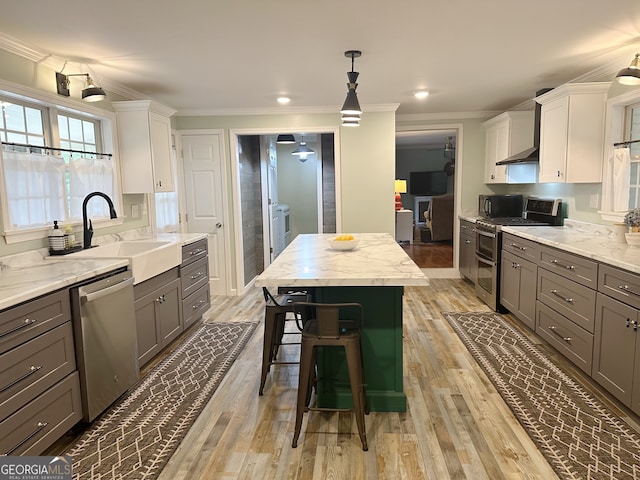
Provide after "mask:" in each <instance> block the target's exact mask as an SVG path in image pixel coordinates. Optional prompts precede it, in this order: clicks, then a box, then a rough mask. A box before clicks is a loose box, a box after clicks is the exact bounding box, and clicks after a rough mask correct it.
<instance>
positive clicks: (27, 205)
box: [2, 152, 66, 229]
mask: <svg viewBox="0 0 640 480" xmlns="http://www.w3.org/2000/svg"><path fill="white" fill-rule="evenodd" d="M2 162H3V165H4V181H5V189H6V198H7V206H8V209H9V222H10V226H8V228H7V229H13V228H20V227H24V226H33V225H47V224H50V223H53V221H54V220H58V221H61V222H62V221H64V220H65V218H66V215H65V208H64V197H65V188H64V172H65V164H64V159H62V158H61V157H56V156H53V155H43V154H37V153H25V152H3V153H2Z"/></svg>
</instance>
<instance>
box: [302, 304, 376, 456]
mask: <svg viewBox="0 0 640 480" xmlns="http://www.w3.org/2000/svg"><path fill="white" fill-rule="evenodd" d="M293 309H294V311H295V313H296V318H299V319H301V320H302V322H303V323H302V325H303V326H302V345H301V347H300V374H299V380H298V400H297V405H296V423H295V429H294V433H293V442H292V444H291V446H292V447H293V448H296V447H297V445H298V437H299V436H300V430H301V428H302V417H303V415H304V413H305V412H308V411H310V410H332V411H334V410H337V409H330V408H320V407H310V406H309V404H310V400H311V390H312V387H313V385H314V383H315V381H316V371H315V349H316V347H325V346H330V347H342V348H344V351H345V358H346V362H347V370H348V371H349V383H350V385H351V396H352V399H353V408H351V409H348V411H353V412H354V413H355V417H356V424H357V427H358V433H359V435H360V441H361V442H362V449H363V450H365V451H366V450H368V449H369V447H368V445H367V434H366V428H365V423H364V415H365V414H368V413H369V409H368V407H367V397H366V391H365V382H364V364H363V361H362V347H361V344H360V330H361V329H362V320H363V313H362V305H360V304H359V303H312V302H296V303H295V304H294V306H293ZM344 313H346V314H347V316H348V317H349V320H348V321H344V320H340V316H341V314H344Z"/></svg>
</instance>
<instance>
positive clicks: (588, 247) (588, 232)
mask: <svg viewBox="0 0 640 480" xmlns="http://www.w3.org/2000/svg"><path fill="white" fill-rule="evenodd" d="M587 226H589V224H580V222H575V221H571V220H565V225H564V226H563V227H502V231H503V232H506V233H512V234H514V235H517V236H519V237H522V238H526V239H528V240H533V241H535V242H538V243H541V244H543V245H548V246H550V247H555V248H559V249H561V250H564V251H567V252H571V253H575V254H577V255H582V256H583V257H587V258H591V259H593V260H597V261H599V262H602V263H606V264H608V265H612V266H614V267H619V268H622V269H624V270H628V271H630V272H634V273H640V248H638V247H632V246H630V245H628V244H626V243H616V242H615V241H614V240H613V237H612V235H611V232H610V230H609V229H608V227H606V226H603V225H590V226H589V228H587Z"/></svg>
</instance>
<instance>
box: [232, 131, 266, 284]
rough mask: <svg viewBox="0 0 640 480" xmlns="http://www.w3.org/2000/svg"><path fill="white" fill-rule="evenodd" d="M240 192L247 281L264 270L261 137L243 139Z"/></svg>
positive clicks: (241, 145) (239, 141)
mask: <svg viewBox="0 0 640 480" xmlns="http://www.w3.org/2000/svg"><path fill="white" fill-rule="evenodd" d="M238 143H239V144H240V151H241V152H242V153H241V154H240V155H239V157H240V192H241V197H240V198H241V203H240V209H241V211H242V251H243V253H244V278H245V281H247V280H251V279H253V278H254V277H255V276H256V275H259V274H260V273H262V271H263V270H264V250H263V238H264V231H263V227H262V195H261V184H260V137H258V136H256V135H251V136H249V135H241V136H239V137H238Z"/></svg>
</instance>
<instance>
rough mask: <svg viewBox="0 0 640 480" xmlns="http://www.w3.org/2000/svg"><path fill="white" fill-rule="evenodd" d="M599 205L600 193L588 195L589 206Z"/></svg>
mask: <svg viewBox="0 0 640 480" xmlns="http://www.w3.org/2000/svg"><path fill="white" fill-rule="evenodd" d="M599 206H600V195H598V194H597V193H592V194H591V195H590V196H589V208H598V207H599Z"/></svg>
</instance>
